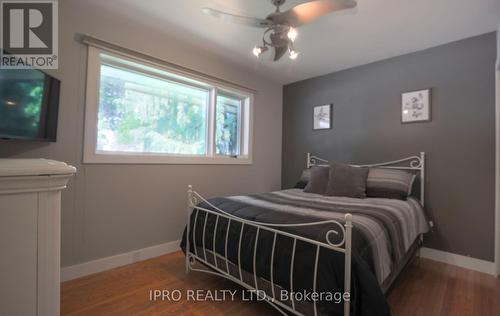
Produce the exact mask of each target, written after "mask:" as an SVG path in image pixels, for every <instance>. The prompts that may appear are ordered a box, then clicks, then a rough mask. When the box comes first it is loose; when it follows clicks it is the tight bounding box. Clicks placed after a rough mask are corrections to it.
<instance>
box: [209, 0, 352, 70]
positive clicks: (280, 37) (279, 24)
mask: <svg viewBox="0 0 500 316" xmlns="http://www.w3.org/2000/svg"><path fill="white" fill-rule="evenodd" d="M285 1H286V0H271V3H272V4H273V5H274V6H276V11H275V12H273V13H271V14H269V15H268V16H267V17H265V18H264V19H259V18H253V17H247V16H241V15H235V14H230V13H226V12H222V11H219V10H216V9H212V8H204V9H203V12H204V13H205V14H208V15H211V16H214V17H216V18H219V19H222V20H225V21H228V22H232V23H236V24H242V25H246V26H252V27H258V28H263V29H265V31H264V34H263V36H262V45H261V46H260V45H257V46H255V48H254V49H253V54H254V55H255V57H260V56H261V55H262V54H263V53H264V52H266V51H268V50H269V49H270V48H273V49H274V61H277V60H279V59H280V58H281V57H283V55H285V53H286V52H287V51H288V53H289V57H290V59H297V57H298V56H299V52H298V51H296V50H295V47H294V45H293V43H294V41H295V39H296V38H297V35H298V33H297V30H296V28H297V27H299V26H301V25H303V24H306V23H309V22H312V21H314V20H315V19H317V18H319V17H321V16H323V15H325V14H328V13H330V12H333V11H340V10H345V9H350V8H354V7H356V1H355V0H314V1H308V2H305V3H302V4H299V5H297V6H295V7H293V8H291V9H290V10H288V11H284V12H281V11H280V7H281V6H282V5H283V4H284V3H285Z"/></svg>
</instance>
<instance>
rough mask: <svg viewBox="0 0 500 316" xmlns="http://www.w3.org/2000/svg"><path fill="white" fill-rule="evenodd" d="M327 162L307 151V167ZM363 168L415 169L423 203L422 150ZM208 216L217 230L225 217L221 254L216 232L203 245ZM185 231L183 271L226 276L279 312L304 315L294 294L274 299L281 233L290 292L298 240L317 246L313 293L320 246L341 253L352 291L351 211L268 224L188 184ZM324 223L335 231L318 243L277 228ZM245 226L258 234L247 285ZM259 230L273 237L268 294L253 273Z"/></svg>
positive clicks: (347, 302)
mask: <svg viewBox="0 0 500 316" xmlns="http://www.w3.org/2000/svg"><path fill="white" fill-rule="evenodd" d="M327 165H328V160H325V159H323V158H319V157H317V156H314V155H311V154H310V153H307V164H306V166H307V168H311V167H313V166H327ZM360 166H363V167H380V168H388V169H400V170H410V171H416V172H418V173H419V174H420V201H421V203H422V206H423V204H424V194H425V153H423V152H421V153H420V156H411V157H407V158H403V159H399V160H394V161H389V162H384V163H378V164H370V165H360ZM201 202H205V203H207V204H208V205H210V206H211V207H212V208H213V209H214V210H215V211H213V210H209V209H206V208H203V207H199V206H197V205H198V204H199V203H201ZM195 209H196V210H197V212H196V214H195V219H194V228H196V225H197V224H198V223H197V222H198V216H199V214H200V212H204V213H205V220H204V224H203V233H202V234H203V236H202V241H203V242H202V245H197V244H196V229H194V230H193V243H194V244H193V246H194V247H193V248H194V252H192V251H191V247H190V229H191V228H190V224H191V214H192V213H193V211H194V210H195ZM208 215H212V216H215V217H216V220H215V227H214V232H216V231H217V226H218V223H219V220H220V219H221V218H224V219H226V220H227V221H228V223H227V226H226V231H225V244H224V247H225V248H224V249H225V251H224V256H222V255H220V254H218V253H217V251H216V247H215V245H216V234H215V233H214V234H213V240H212V249H213V251H211V250H207V249H206V247H205V240H206V238H205V232H206V227H207V218H208ZM187 219H188V220H187V234H186V274H188V273H189V271H198V272H205V273H210V274H214V275H217V276H221V277H224V278H226V279H229V280H231V281H233V282H235V283H237V284H239V285H241V286H243V287H244V288H246V289H248V290H250V291H254V293H255V294H256V295H257V296H259V298H260V299H263V300H264V301H266V302H267V303H269V304H270V305H271V306H272V307H274V308H275V309H276V310H277V311H279V312H280V313H281V314H283V315H288V314H287V312H289V313H292V314H294V315H299V316H304V314H302V313H301V312H299V311H298V310H297V309H296V304H295V302H294V298H293V295H290V298H291V306H289V305H287V304H284V303H283V302H281V301H280V300H279V299H276V293H275V284H274V277H273V275H274V271H273V268H274V251H275V247H276V239H277V236H278V235H281V236H286V237H289V238H292V240H293V249H292V257H291V260H290V289H289V290H290V292H292V291H293V275H294V269H293V265H294V261H295V249H296V244H297V240H300V241H302V242H306V243H309V244H311V245H313V246H316V253H315V264H314V279H313V292H316V290H317V288H316V286H317V272H318V260H319V252H320V249H321V248H326V249H330V250H333V251H337V252H340V253H343V254H344V258H345V259H344V293H350V291H351V254H352V245H351V243H352V228H353V225H352V215H351V214H345V223H344V224H342V223H340V222H338V221H335V220H325V221H317V222H309V223H299V224H269V223H262V222H256V221H251V220H246V219H243V218H240V217H237V216H234V215H231V214H229V213H227V212H225V211H223V210H221V209H219V208H217V207H216V206H214V205H212V204H210V202H208V201H207V200H206V199H205V198H204V197H203V196H201V195H200V194H199V193H198V192H196V191H195V190H193V187H192V186H191V185H189V188H188V203H187ZM232 222H236V223H240V225H241V228H240V238H239V242H238V262H237V263H236V262H231V264H232V265H235V266H237V268H238V277H235V276H233V275H232V274H231V273H230V270H229V263H230V260H229V259H228V255H227V254H228V251H227V248H228V236H229V228H230V226H231V223H232ZM324 224H333V225H335V226H336V227H337V228H338V231H337V230H334V229H331V230H329V231H328V232H327V233H326V242H320V241H317V240H314V239H310V238H305V237H302V236H300V235H295V234H292V233H288V232H286V231H282V230H280V228H286V227H304V226H318V225H324ZM245 226H251V227H254V228H256V229H257V233H256V236H255V243H254V249H253V254H254V255H253V281H254V284H248V283H246V282H245V281H243V274H242V267H241V247H242V244H241V241H242V236H243V229H244V227H245ZM260 231H267V232H270V233H273V234H274V238H273V246H272V250H271V260H270V280H269V281H268V282H270V284H271V293H267V292H266V291H262V290H259V283H258V279H261V278H260V277H259V276H257V273H256V257H257V244H258V242H257V241H258V240H259V232H260ZM339 232H340V233H341V235H340V237H342V239H341V240H340V242H337V243H334V242H332V241H330V237H331V235H332V234H335V235H338V234H339ZM199 247H201V251H202V253H203V256H201V255H199V253H198V248H199ZM207 252H211V253H212V254H211V256H212V257H213V260H214V262H213V264H212V263H211V262H209V261H208V260H207ZM218 258H219V259H221V260H223V261H224V262H225V267H224V268H225V270H224V269H222V267H220V266H219V265H218V263H217V262H218V260H217V259H218ZM196 262H199V263H202V264H203V265H205V266H206V267H208V269H202V268H197V267H195V266H194V264H195V263H196ZM313 308H314V316H317V315H318V308H317V300H314V302H313ZM349 314H350V300H344V315H345V316H349Z"/></svg>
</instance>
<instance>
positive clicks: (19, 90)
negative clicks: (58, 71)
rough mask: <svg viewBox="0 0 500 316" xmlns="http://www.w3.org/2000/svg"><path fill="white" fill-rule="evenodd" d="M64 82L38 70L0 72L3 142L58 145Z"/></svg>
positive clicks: (1, 136)
mask: <svg viewBox="0 0 500 316" xmlns="http://www.w3.org/2000/svg"><path fill="white" fill-rule="evenodd" d="M60 86H61V82H60V81H59V80H57V79H55V78H53V77H51V76H49V75H47V74H45V73H44V72H42V71H40V70H36V69H27V70H24V69H22V70H21V69H0V139H26V140H41V141H50V142H55V141H56V136H57V116H58V109H59V90H60Z"/></svg>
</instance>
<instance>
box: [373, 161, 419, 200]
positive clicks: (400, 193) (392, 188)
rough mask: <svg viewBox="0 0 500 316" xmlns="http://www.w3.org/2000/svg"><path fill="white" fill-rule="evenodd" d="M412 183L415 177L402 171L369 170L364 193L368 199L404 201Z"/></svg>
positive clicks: (409, 192)
mask: <svg viewBox="0 0 500 316" xmlns="http://www.w3.org/2000/svg"><path fill="white" fill-rule="evenodd" d="M414 181H415V175H414V174H412V173H409V172H406V171H403V170H394V169H384V168H370V172H369V173H368V179H367V180H366V193H367V195H368V196H369V197H376V198H386V199H399V200H406V199H407V198H408V196H409V195H410V194H411V191H412V188H413V182H414Z"/></svg>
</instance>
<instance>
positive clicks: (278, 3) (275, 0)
mask: <svg viewBox="0 0 500 316" xmlns="http://www.w3.org/2000/svg"><path fill="white" fill-rule="evenodd" d="M285 2H286V0H271V3H272V4H273V5H274V6H275V7H276V9H277V10H279V7H281V6H282V5H283V4H285Z"/></svg>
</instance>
